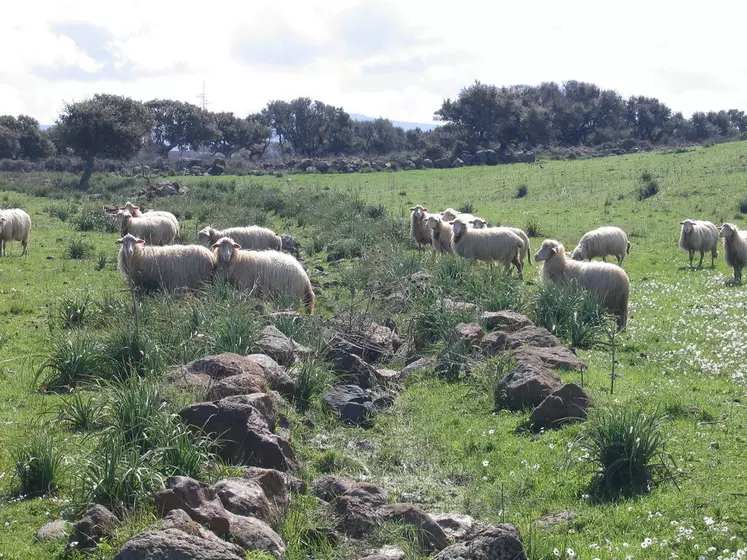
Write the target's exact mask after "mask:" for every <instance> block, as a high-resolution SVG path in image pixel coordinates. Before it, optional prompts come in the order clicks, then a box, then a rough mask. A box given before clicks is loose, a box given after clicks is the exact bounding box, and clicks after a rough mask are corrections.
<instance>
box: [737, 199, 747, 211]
mask: <svg viewBox="0 0 747 560" xmlns="http://www.w3.org/2000/svg"><path fill="white" fill-rule="evenodd" d="M737 206H738V207H739V211H740V212H741V213H742V214H747V198H743V199H741V200H740V201H739V203H738V205H737Z"/></svg>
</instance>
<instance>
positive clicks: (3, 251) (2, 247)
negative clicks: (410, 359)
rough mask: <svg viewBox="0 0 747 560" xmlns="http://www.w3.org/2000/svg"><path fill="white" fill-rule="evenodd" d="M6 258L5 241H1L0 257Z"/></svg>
mask: <svg viewBox="0 0 747 560" xmlns="http://www.w3.org/2000/svg"><path fill="white" fill-rule="evenodd" d="M4 256H5V239H0V257H4Z"/></svg>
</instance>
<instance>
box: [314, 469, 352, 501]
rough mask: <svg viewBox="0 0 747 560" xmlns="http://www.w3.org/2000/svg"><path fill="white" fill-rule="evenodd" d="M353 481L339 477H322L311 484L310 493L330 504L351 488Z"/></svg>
mask: <svg viewBox="0 0 747 560" xmlns="http://www.w3.org/2000/svg"><path fill="white" fill-rule="evenodd" d="M354 484H355V481H353V480H350V479H348V478H343V477H341V476H334V475H329V476H323V477H321V478H317V479H316V480H315V481H314V482H312V483H311V493H312V494H313V495H314V496H316V497H317V498H319V499H320V500H324V501H325V502H331V501H333V500H334V499H335V498H337V497H338V496H342V495H343V494H345V493H346V492H347V491H348V490H350V488H352V487H353V485H354Z"/></svg>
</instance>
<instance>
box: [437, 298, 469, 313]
mask: <svg viewBox="0 0 747 560" xmlns="http://www.w3.org/2000/svg"><path fill="white" fill-rule="evenodd" d="M442 303H443V307H444V310H445V311H451V312H452V313H453V312H457V311H467V312H469V313H472V312H473V311H475V309H477V306H476V305H475V304H474V303H470V302H468V301H454V300H453V299H449V298H444V299H443V300H442Z"/></svg>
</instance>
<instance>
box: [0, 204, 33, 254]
mask: <svg viewBox="0 0 747 560" xmlns="http://www.w3.org/2000/svg"><path fill="white" fill-rule="evenodd" d="M30 233H31V216H29V215H28V214H27V213H26V212H24V211H23V210H21V209H20V208H11V209H9V210H0V257H5V256H7V255H6V252H5V248H6V246H7V243H8V241H20V242H21V245H22V246H23V251H21V255H22V256H23V255H27V254H28V252H29V234H30Z"/></svg>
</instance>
